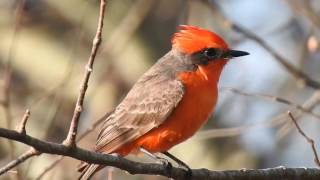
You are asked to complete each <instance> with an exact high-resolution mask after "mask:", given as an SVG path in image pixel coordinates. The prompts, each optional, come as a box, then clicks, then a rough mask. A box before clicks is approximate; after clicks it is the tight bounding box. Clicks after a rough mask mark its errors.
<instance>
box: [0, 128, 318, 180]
mask: <svg viewBox="0 0 320 180" xmlns="http://www.w3.org/2000/svg"><path fill="white" fill-rule="evenodd" d="M0 137H4V138H7V139H11V140H15V141H19V142H21V143H24V144H27V145H29V146H32V147H34V148H35V149H36V150H38V151H39V152H42V153H48V154H57V155H63V156H68V157H72V158H75V159H78V160H81V161H85V162H88V163H93V164H102V165H106V166H113V167H117V168H120V169H122V170H125V171H127V172H129V173H131V174H150V175H162V176H166V177H169V178H173V179H185V175H186V171H185V170H184V169H182V168H175V167H174V168H172V169H171V170H170V171H168V169H167V168H166V166H164V165H162V164H154V163H139V162H134V161H130V160H127V159H125V158H122V157H115V156H112V155H109V154H101V153H97V152H91V151H87V150H84V149H82V148H79V147H76V146H74V147H72V148H70V147H68V146H66V145H63V144H57V143H52V142H46V141H41V140H39V139H36V138H34V137H31V136H29V135H24V134H20V133H18V132H16V131H13V130H8V129H4V128H0ZM238 178H247V179H250V178H251V179H310V178H320V170H319V169H316V168H309V169H308V168H273V169H262V170H246V171H243V170H228V171H209V170H207V169H194V170H192V177H191V178H190V179H226V180H227V179H238Z"/></svg>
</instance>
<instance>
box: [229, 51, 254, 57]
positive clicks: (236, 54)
mask: <svg viewBox="0 0 320 180" xmlns="http://www.w3.org/2000/svg"><path fill="white" fill-rule="evenodd" d="M227 54H228V56H229V57H231V58H233V57H240V56H246V55H249V53H248V52H245V51H236V50H229V51H228V52H227Z"/></svg>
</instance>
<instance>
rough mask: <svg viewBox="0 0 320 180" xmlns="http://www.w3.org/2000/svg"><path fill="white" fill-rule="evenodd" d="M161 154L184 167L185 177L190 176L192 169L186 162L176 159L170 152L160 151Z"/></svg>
mask: <svg viewBox="0 0 320 180" xmlns="http://www.w3.org/2000/svg"><path fill="white" fill-rule="evenodd" d="M162 154H163V155H165V156H167V157H168V158H170V159H172V160H173V161H175V162H176V163H177V164H178V165H179V166H181V167H184V168H186V169H187V177H191V176H192V170H191V168H190V167H189V166H188V165H187V164H186V163H184V162H183V161H181V160H180V159H178V158H177V157H175V156H174V155H172V154H170V153H169V152H168V151H166V152H162Z"/></svg>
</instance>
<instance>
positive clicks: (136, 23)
mask: <svg viewBox="0 0 320 180" xmlns="http://www.w3.org/2000/svg"><path fill="white" fill-rule="evenodd" d="M155 3H156V1H150V0H138V1H136V2H135V3H134V4H133V5H132V7H131V8H130V9H129V11H128V13H127V14H126V16H125V17H124V18H123V19H122V20H121V22H120V23H119V25H118V26H117V27H116V28H115V29H114V30H113V31H112V33H111V35H110V38H109V40H108V41H107V42H106V43H105V44H103V45H102V47H103V49H102V50H101V53H102V54H107V55H109V56H111V57H113V56H114V55H115V54H117V53H121V50H122V49H123V47H125V45H126V44H127V42H128V41H129V40H130V38H132V37H133V34H134V33H135V32H136V30H137V29H138V28H139V27H140V25H141V23H142V22H143V20H144V19H145V17H146V15H147V14H148V13H149V11H150V10H151V9H152V7H153V5H154V4H155Z"/></svg>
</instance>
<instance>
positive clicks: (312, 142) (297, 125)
mask: <svg viewBox="0 0 320 180" xmlns="http://www.w3.org/2000/svg"><path fill="white" fill-rule="evenodd" d="M288 115H289V117H290V119H291V120H292V121H293V123H294V125H295V126H296V128H297V129H298V132H299V133H300V134H301V136H303V137H304V138H305V139H306V140H307V142H308V143H309V144H310V146H311V148H312V152H313V155H314V162H315V163H316V165H317V166H318V167H320V160H319V156H318V153H317V149H316V146H315V143H314V140H313V139H312V138H310V137H309V136H307V135H306V133H305V132H304V131H303V130H302V129H301V127H300V126H299V124H298V122H297V121H296V120H295V118H294V117H293V115H292V113H291V112H290V111H288Z"/></svg>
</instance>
